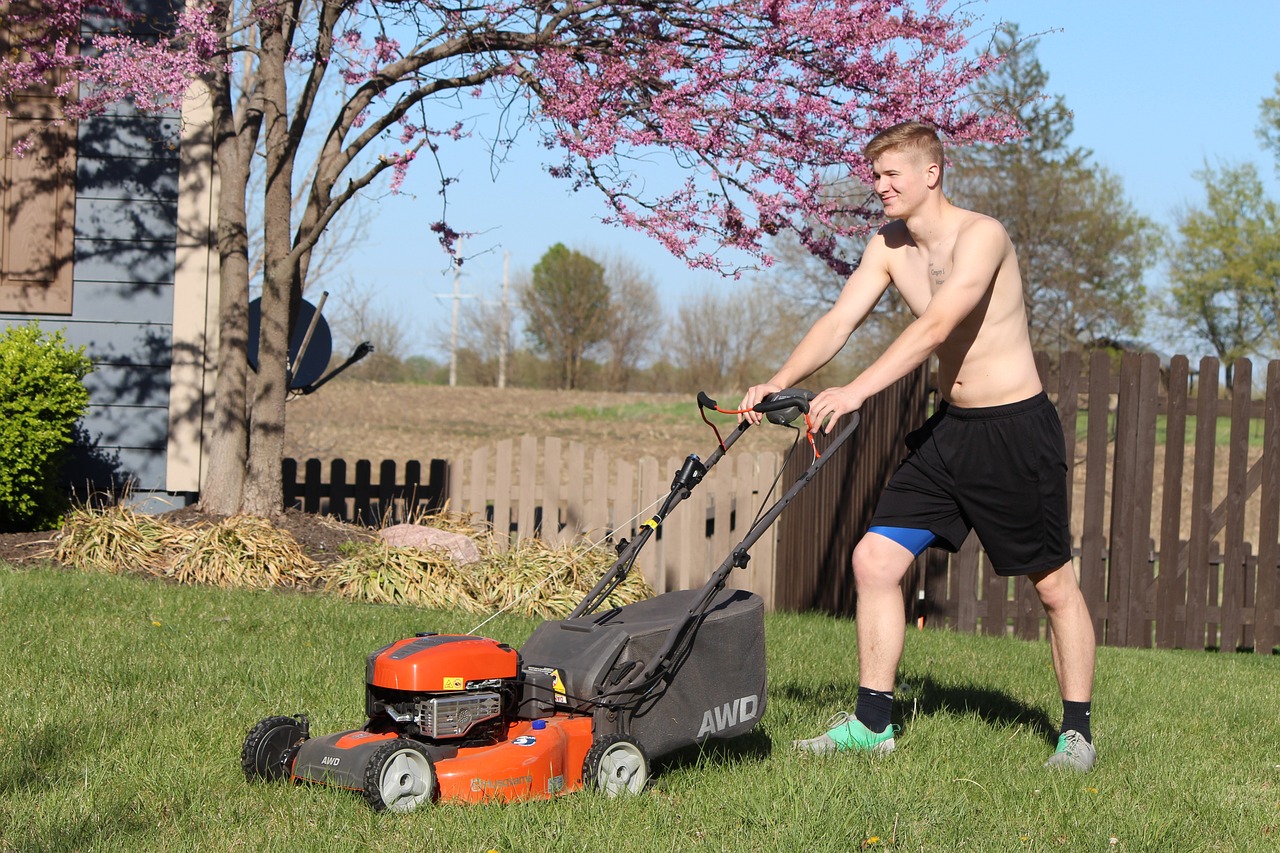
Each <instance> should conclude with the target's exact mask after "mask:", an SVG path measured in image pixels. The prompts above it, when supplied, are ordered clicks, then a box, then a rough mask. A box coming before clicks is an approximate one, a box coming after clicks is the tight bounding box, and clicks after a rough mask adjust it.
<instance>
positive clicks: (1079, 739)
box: [1030, 563, 1096, 770]
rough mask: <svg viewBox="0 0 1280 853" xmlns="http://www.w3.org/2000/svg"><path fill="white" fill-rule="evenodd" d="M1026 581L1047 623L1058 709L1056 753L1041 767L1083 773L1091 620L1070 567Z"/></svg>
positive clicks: (1089, 753)
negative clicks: (1060, 717)
mask: <svg viewBox="0 0 1280 853" xmlns="http://www.w3.org/2000/svg"><path fill="white" fill-rule="evenodd" d="M1030 578H1031V582H1032V583H1033V584H1035V588H1036V594H1037V595H1039V597H1040V603H1041V604H1042V605H1043V606H1044V612H1045V615H1046V616H1047V617H1048V619H1049V648H1050V651H1051V653H1052V655H1053V670H1054V673H1055V674H1056V675H1057V677H1058V690H1059V692H1060V693H1061V694H1062V705H1063V726H1062V734H1061V736H1060V737H1059V738H1058V751H1057V752H1055V753H1054V755H1053V757H1052V758H1050V759H1049V763H1048V765H1047V766H1050V767H1065V768H1068V769H1072V770H1088V769H1090V768H1091V767H1093V762H1094V759H1095V756H1096V753H1095V751H1094V748H1093V743H1092V739H1093V738H1092V732H1091V730H1090V728H1089V715H1090V707H1091V702H1092V701H1093V671H1094V657H1095V641H1094V636H1093V620H1092V619H1091V618H1090V616H1089V608H1088V605H1086V604H1085V600H1084V595H1083V594H1082V593H1081V592H1080V585H1079V584H1078V583H1077V582H1076V573H1075V569H1074V568H1073V567H1072V565H1071V563H1066V564H1064V565H1062V566H1060V567H1058V568H1057V569H1054V570H1052V571H1048V572H1042V573H1039V574H1033V575H1031V576H1030Z"/></svg>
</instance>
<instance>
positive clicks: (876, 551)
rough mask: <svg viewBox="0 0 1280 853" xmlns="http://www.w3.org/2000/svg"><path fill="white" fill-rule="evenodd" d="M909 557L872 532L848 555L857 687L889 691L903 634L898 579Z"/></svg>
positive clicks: (911, 556)
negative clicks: (854, 603)
mask: <svg viewBox="0 0 1280 853" xmlns="http://www.w3.org/2000/svg"><path fill="white" fill-rule="evenodd" d="M914 559H915V555H914V554H912V553H911V552H910V551H908V550H907V549H906V548H904V547H903V546H902V545H900V544H898V543H897V542H894V541H893V540H892V539H889V538H887V537H885V536H881V535H880V534H878V533H868V534H867V535H866V536H864V537H862V539H861V541H859V542H858V546H857V547H856V548H854V550H853V579H854V582H855V584H856V585H857V590H858V603H857V612H856V617H857V623H858V684H859V685H861V686H863V687H868V688H870V689H872V690H878V691H883V692H890V691H892V690H893V685H894V681H895V679H896V677H897V673H898V661H899V660H901V659H902V645H903V643H904V641H905V639H906V634H907V613H906V605H905V604H904V603H903V600H902V587H901V584H902V578H903V577H904V576H905V575H906V574H907V571H908V570H909V569H910V568H911V563H912V561H913V560H914Z"/></svg>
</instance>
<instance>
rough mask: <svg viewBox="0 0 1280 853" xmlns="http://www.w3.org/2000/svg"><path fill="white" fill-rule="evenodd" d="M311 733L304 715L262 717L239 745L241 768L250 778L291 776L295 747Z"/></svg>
mask: <svg viewBox="0 0 1280 853" xmlns="http://www.w3.org/2000/svg"><path fill="white" fill-rule="evenodd" d="M309 735H310V731H309V726H308V725H307V720H306V718H305V717H267V718H266V719H265V720H259V721H258V723H257V724H256V725H254V727H253V728H251V729H249V734H248V735H246V736H245V739H244V746H243V747H241V748H240V769H242V770H243V771H244V778H245V779H247V780H248V781H250V782H256V781H258V780H259V779H262V780H265V781H268V782H275V781H277V780H279V779H285V778H288V776H289V775H290V770H291V769H292V768H291V767H286V766H285V764H292V762H291V761H287V759H288V758H289V757H291V756H292V755H294V754H295V752H296V751H295V750H294V747H295V746H297V745H298V744H300V743H302V741H304V740H306V739H307V737H308V736H309Z"/></svg>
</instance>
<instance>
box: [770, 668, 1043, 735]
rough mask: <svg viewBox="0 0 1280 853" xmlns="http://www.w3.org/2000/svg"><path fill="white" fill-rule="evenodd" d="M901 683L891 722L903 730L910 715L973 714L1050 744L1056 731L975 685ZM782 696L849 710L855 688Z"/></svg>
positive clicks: (788, 691)
mask: <svg viewBox="0 0 1280 853" xmlns="http://www.w3.org/2000/svg"><path fill="white" fill-rule="evenodd" d="M900 681H901V682H903V683H906V684H910V685H911V689H910V691H909V692H906V691H902V690H899V691H898V693H897V695H896V696H895V699H896V701H895V703H894V722H895V723H897V724H899V725H900V726H902V727H903V728H907V727H909V726H910V719H911V717H912V716H913V715H920V716H928V715H933V714H952V715H963V714H976V715H977V716H978V717H979V718H980V719H982V720H983V721H985V722H987V723H990V724H992V725H996V726H1026V727H1027V728H1029V729H1031V730H1032V731H1034V732H1038V733H1039V734H1040V735H1041V736H1043V737H1044V739H1045V740H1046V741H1047V742H1049V743H1054V742H1055V741H1056V739H1057V737H1058V730H1057V728H1056V727H1055V726H1054V724H1053V722H1052V721H1051V720H1050V719H1049V717H1048V715H1046V714H1045V713H1044V711H1043V710H1041V709H1040V708H1035V707H1032V706H1031V705H1028V704H1026V703H1025V702H1021V701H1019V700H1018V699H1015V698H1014V697H1012V696H1010V695H1009V694H1008V693H1004V692H1001V691H999V690H993V689H992V688H990V687H984V686H980V685H976V684H942V683H939V682H937V681H934V680H933V679H932V678H929V677H928V676H925V675H918V674H914V673H907V674H905V675H904V676H903V677H902V678H901V679H900ZM776 692H777V693H779V694H780V695H782V696H785V697H787V698H788V699H790V700H792V701H794V702H796V703H798V704H800V705H805V706H812V707H816V708H819V709H824V710H831V711H834V710H836V709H839V710H847V711H850V712H852V711H853V704H854V701H855V700H856V699H857V696H858V686H857V685H856V684H853V683H852V682H848V681H846V682H840V683H835V682H827V683H825V684H813V685H791V684H786V685H781V686H779V687H778V688H777V690H776Z"/></svg>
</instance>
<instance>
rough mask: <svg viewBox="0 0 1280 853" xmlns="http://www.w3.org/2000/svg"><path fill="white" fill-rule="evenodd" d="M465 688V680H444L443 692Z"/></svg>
mask: <svg viewBox="0 0 1280 853" xmlns="http://www.w3.org/2000/svg"><path fill="white" fill-rule="evenodd" d="M466 686H467V680H466V679H465V678H446V679H445V680H444V689H445V690H463V689H465V688H466Z"/></svg>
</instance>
